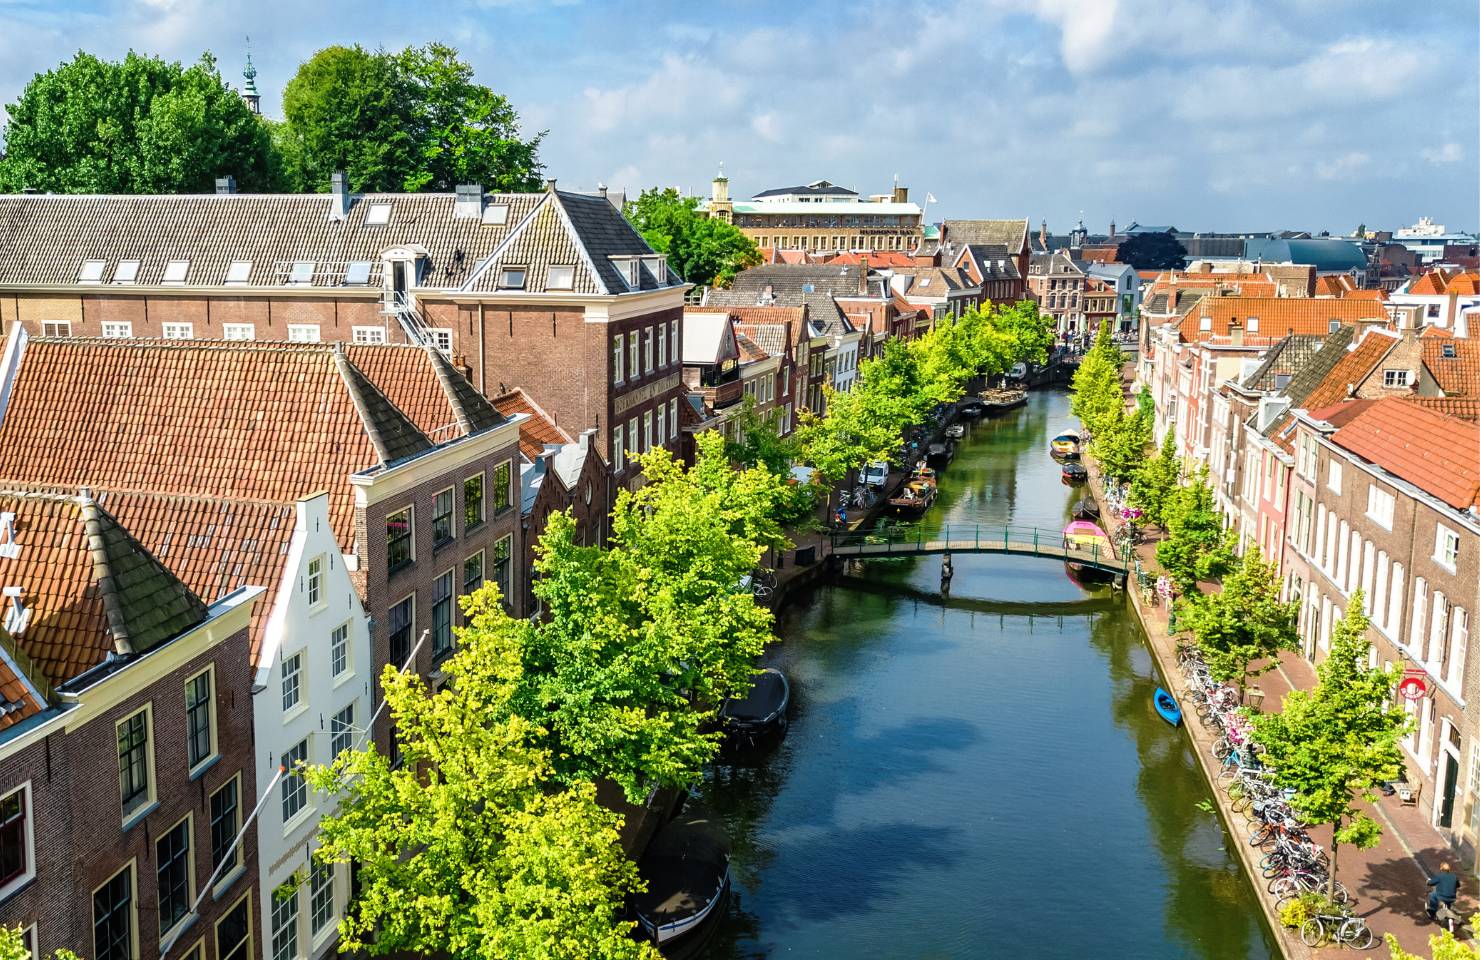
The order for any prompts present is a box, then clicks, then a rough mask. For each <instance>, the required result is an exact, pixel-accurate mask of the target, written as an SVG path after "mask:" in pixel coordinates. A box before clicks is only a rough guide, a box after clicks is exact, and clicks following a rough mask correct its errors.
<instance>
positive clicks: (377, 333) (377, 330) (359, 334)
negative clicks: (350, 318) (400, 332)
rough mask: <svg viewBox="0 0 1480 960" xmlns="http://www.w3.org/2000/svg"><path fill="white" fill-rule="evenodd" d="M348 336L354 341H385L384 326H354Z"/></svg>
mask: <svg viewBox="0 0 1480 960" xmlns="http://www.w3.org/2000/svg"><path fill="white" fill-rule="evenodd" d="M350 338H351V339H352V340H353V341H354V342H355V343H385V327H355V328H354V329H353V330H352V331H351V332H350Z"/></svg>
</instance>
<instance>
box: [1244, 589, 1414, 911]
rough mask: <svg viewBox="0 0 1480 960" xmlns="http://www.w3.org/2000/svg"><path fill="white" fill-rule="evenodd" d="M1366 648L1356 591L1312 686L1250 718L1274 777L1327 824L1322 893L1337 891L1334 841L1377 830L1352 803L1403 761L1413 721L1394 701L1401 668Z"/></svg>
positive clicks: (1295, 802)
mask: <svg viewBox="0 0 1480 960" xmlns="http://www.w3.org/2000/svg"><path fill="white" fill-rule="evenodd" d="M1369 650H1370V644H1369V643H1368V640H1367V618H1366V616H1364V615H1363V613H1362V591H1360V590H1357V591H1355V592H1354V593H1353V594H1352V597H1351V603H1350V604H1349V605H1348V606H1347V611H1346V616H1344V617H1342V619H1341V620H1340V622H1338V623H1337V624H1336V627H1335V629H1333V630H1332V632H1331V654H1330V656H1328V657H1327V658H1326V659H1325V660H1323V661H1321V663H1320V664H1319V665H1318V666H1317V667H1316V677H1317V679H1316V685H1315V687H1314V688H1313V689H1311V690H1294V691H1291V692H1290V693H1289V694H1288V695H1287V696H1286V697H1285V702H1284V706H1283V707H1282V708H1281V710H1280V712H1279V713H1266V714H1260V715H1258V716H1256V717H1254V718H1253V733H1252V735H1253V738H1254V741H1255V742H1256V743H1258V744H1259V746H1260V747H1262V748H1263V750H1264V755H1263V759H1264V761H1265V763H1266V765H1267V766H1268V767H1270V769H1272V770H1273V772H1274V777H1275V782H1276V783H1277V784H1278V785H1279V786H1280V787H1282V788H1285V789H1288V790H1292V791H1293V794H1294V795H1293V797H1292V798H1291V801H1290V805H1291V806H1292V807H1293V808H1294V810H1295V812H1296V813H1297V814H1299V816H1300V818H1301V819H1302V820H1304V821H1305V822H1306V823H1311V824H1330V825H1331V827H1332V830H1333V834H1332V839H1331V874H1330V886H1329V887H1328V889H1327V896H1331V895H1332V894H1333V892H1334V890H1335V883H1336V855H1337V849H1338V847H1339V845H1340V844H1343V843H1350V844H1353V845H1355V846H1356V847H1357V848H1358V849H1362V850H1367V849H1370V848H1372V847H1374V846H1376V845H1377V842H1378V840H1379V839H1380V838H1381V836H1382V827H1381V826H1380V825H1379V824H1378V823H1377V821H1375V820H1373V819H1372V818H1371V817H1369V816H1368V815H1367V814H1366V812H1365V811H1364V810H1363V809H1362V808H1361V807H1359V806H1357V802H1358V801H1359V800H1365V801H1367V802H1368V803H1372V802H1375V801H1376V800H1377V795H1376V789H1375V788H1376V787H1377V785H1378V784H1380V783H1382V782H1384V781H1387V780H1393V779H1396V778H1397V776H1398V773H1399V771H1400V770H1402V768H1403V755H1402V753H1401V752H1400V751H1399V749H1398V741H1399V740H1400V739H1401V738H1402V737H1403V736H1405V735H1406V734H1407V732H1408V729H1409V725H1410V721H1409V719H1408V716H1407V714H1406V713H1404V712H1403V710H1402V709H1401V708H1399V707H1395V706H1394V704H1393V702H1392V697H1393V688H1394V686H1395V685H1396V684H1397V682H1398V678H1399V675H1400V673H1401V670H1400V669H1399V668H1398V667H1389V668H1387V669H1381V670H1380V669H1377V668H1375V667H1369V666H1368V665H1367V660H1368V652H1369Z"/></svg>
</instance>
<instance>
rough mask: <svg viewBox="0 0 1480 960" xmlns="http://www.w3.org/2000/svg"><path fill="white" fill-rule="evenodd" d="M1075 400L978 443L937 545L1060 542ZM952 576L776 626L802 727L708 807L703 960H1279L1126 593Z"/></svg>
mask: <svg viewBox="0 0 1480 960" xmlns="http://www.w3.org/2000/svg"><path fill="white" fill-rule="evenodd" d="M1068 406H1069V405H1068V397H1067V395H1065V394H1063V393H1061V392H1056V391H1043V392H1035V393H1034V394H1032V395H1031V397H1030V401H1029V403H1028V405H1027V406H1026V407H1024V408H1021V409H1019V410H1017V411H1013V412H1011V413H1009V414H1006V415H1005V416H1003V417H1001V418H998V419H994V420H987V421H982V422H980V423H978V424H975V425H973V426H972V427H971V428H970V429H971V432H970V434H969V436H968V437H967V439H966V440H965V441H964V442H962V443H961V445H960V453H959V454H958V456H957V457H956V459H955V461H954V462H953V463H952V464H951V465H950V466H949V467H947V468H946V469H945V470H944V471H943V474H942V478H941V485H940V497H939V499H938V501H937V503H936V505H935V507H933V508H932V510H931V512H930V515H929V516H927V517H926V518H925V521H924V523H925V524H926V526H927V528H928V527H938V526H940V525H941V524H944V523H947V522H948V523H950V524H951V525H952V526H953V528H955V527H956V525H958V524H972V523H983V524H993V525H997V526H999V527H1000V526H1001V525H1003V524H1010V525H1012V526H1014V527H1022V526H1042V527H1044V528H1045V529H1047V530H1050V531H1055V532H1056V531H1060V530H1062V528H1063V525H1064V523H1065V522H1066V520H1067V518H1068V516H1069V510H1070V507H1071V506H1072V504H1073V501H1074V500H1075V499H1076V498H1077V497H1078V496H1079V495H1080V491H1076V490H1074V489H1071V488H1069V487H1066V486H1064V485H1063V484H1062V483H1061V482H1060V479H1059V470H1058V467H1057V465H1056V464H1055V463H1054V462H1053V461H1052V460H1051V459H1050V458H1049V456H1048V441H1049V438H1050V437H1051V436H1052V435H1053V434H1054V433H1056V432H1058V431H1059V429H1061V428H1062V427H1063V426H1065V425H1066V424H1067V423H1068V422H1069V409H1068ZM954 535H955V534H953V536H954ZM954 559H955V570H956V573H955V579H954V582H953V583H952V588H951V591H950V597H949V599H948V600H942V598H941V596H940V591H939V584H940V581H939V572H940V559H939V558H938V557H931V558H912V559H902V560H884V561H869V562H868V563H867V565H865V566H859V567H856V568H854V569H853V570H851V571H850V575H849V576H848V577H846V578H845V579H844V580H843V581H842V582H841V583H839V584H837V585H832V586H827V587H822V588H819V589H817V590H815V591H814V592H812V593H811V594H810V595H809V596H806V597H799V598H794V599H793V602H792V603H791V605H790V606H789V607H788V608H787V609H786V610H785V611H783V612H782V614H781V615H780V619H779V623H778V625H777V626H778V631H779V633H780V635H781V637H782V642H781V643H779V644H777V645H776V646H775V647H774V649H773V651H772V653H771V654H770V660H771V662H772V663H774V664H775V665H776V666H779V667H781V668H782V669H783V670H785V671H786V673H787V675H788V676H789V677H790V679H791V683H792V690H793V694H794V701H795V703H794V710H795V714H794V719H793V724H792V727H791V730H790V732H789V733H788V735H787V737H786V739H785V740H784V741H783V742H782V744H781V745H780V747H778V748H777V749H776V750H775V751H773V752H772V753H770V754H769V755H768V756H766V757H764V758H760V759H759V760H758V761H755V762H753V763H750V764H748V765H744V766H736V765H728V766H720V767H717V768H716V769H715V770H714V771H713V773H712V774H711V776H710V778H709V779H708V780H707V781H706V782H705V784H704V785H703V787H702V788H701V791H700V792H701V793H702V799H703V801H704V802H705V803H707V804H708V805H710V806H711V807H713V808H714V809H716V810H717V811H718V812H719V814H720V815H721V816H722V817H723V818H724V819H725V821H726V823H727V826H728V828H729V830H730V835H731V838H732V841H733V845H734V857H733V875H734V880H735V886H734V893H735V895H734V896H733V897H732V898H731V902H730V907H729V914H728V916H726V917H725V918H724V920H723V924H722V926H721V927H720V928H719V930H718V932H717V933H716V937H715V940H714V941H713V943H712V944H711V946H710V948H709V949H708V951H707V955H708V956H709V957H710V958H712V960H731V958H760V957H778V958H779V957H797V958H803V957H829V958H833V957H835V958H842V960H866V958H875V957H880V958H895V957H898V958H956V957H963V958H975V957H990V958H999V957H1000V958H1019V957H1024V958H1029V957H1031V958H1075V960H1085V958H1120V957H1125V958H1138V960H1148V958H1184V957H1185V958H1199V960H1215V958H1216V960H1222V958H1229V960H1235V958H1237V960H1243V958H1267V957H1272V956H1277V955H1278V953H1277V950H1276V949H1275V947H1274V946H1273V942H1272V940H1271V938H1270V935H1269V932H1268V931H1267V929H1266V928H1265V927H1264V925H1263V922H1262V919H1261V913H1260V909H1259V905H1258V903H1257V902H1256V901H1255V900H1254V895H1253V893H1252V891H1251V890H1250V888H1249V885H1248V882H1247V881H1246V880H1245V878H1244V876H1243V874H1242V872H1241V869H1240V866H1239V865H1238V861H1237V859H1236V857H1237V854H1236V853H1235V852H1233V851H1231V850H1230V849H1229V846H1228V845H1229V844H1230V843H1231V842H1233V841H1230V840H1229V838H1228V837H1227V836H1226V834H1225V833H1224V832H1223V830H1222V828H1221V826H1220V822H1219V820H1218V819H1217V814H1216V813H1214V812H1211V811H1210V810H1204V809H1201V808H1200V807H1199V804H1200V802H1202V801H1204V800H1208V799H1210V795H1209V790H1208V787H1207V784H1206V782H1205V781H1204V780H1203V779H1202V777H1201V775H1200V774H1199V772H1198V771H1197V769H1196V767H1195V763H1196V761H1195V759H1194V757H1193V755H1192V752H1191V747H1190V744H1189V742H1188V740H1187V738H1186V737H1185V736H1184V735H1183V734H1182V733H1181V732H1180V731H1178V730H1174V729H1172V728H1171V727H1169V726H1167V724H1166V723H1165V722H1164V721H1163V720H1162V719H1161V718H1160V717H1158V716H1157V714H1156V712H1155V711H1154V710H1153V708H1152V704H1151V700H1152V691H1153V690H1154V689H1155V687H1156V685H1157V682H1158V680H1157V674H1156V668H1155V666H1154V663H1153V661H1152V659H1151V656H1150V654H1149V652H1148V651H1147V649H1146V647H1145V643H1144V637H1143V634H1142V632H1141V629H1140V626H1139V624H1138V622H1137V621H1136V619H1135V615H1134V614H1133V613H1131V612H1130V611H1129V609H1128V608H1127V607H1126V605H1125V602H1124V599H1123V598H1122V597H1121V596H1119V595H1117V594H1114V593H1112V592H1111V591H1110V590H1109V589H1108V588H1106V587H1094V588H1089V589H1086V588H1084V587H1081V586H1079V585H1078V584H1076V583H1075V582H1074V581H1072V580H1070V579H1069V577H1068V576H1067V574H1066V572H1065V569H1064V566H1063V564H1061V563H1054V562H1052V561H1050V560H1039V559H1034V558H1029V557H1008V556H957V557H956V558H954ZM1239 842H1241V841H1239Z"/></svg>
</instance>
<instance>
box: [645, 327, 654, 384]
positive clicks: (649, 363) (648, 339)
mask: <svg viewBox="0 0 1480 960" xmlns="http://www.w3.org/2000/svg"><path fill="white" fill-rule="evenodd" d="M652 372H653V328H652V327H648V328H647V329H646V330H644V331H642V375H643V376H647V375H648V374H650V373H652Z"/></svg>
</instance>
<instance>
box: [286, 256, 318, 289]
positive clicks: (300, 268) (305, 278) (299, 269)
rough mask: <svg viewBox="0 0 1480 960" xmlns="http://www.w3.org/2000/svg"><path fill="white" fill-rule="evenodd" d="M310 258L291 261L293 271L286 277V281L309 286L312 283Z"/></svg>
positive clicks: (312, 263) (311, 262) (312, 264)
mask: <svg viewBox="0 0 1480 960" xmlns="http://www.w3.org/2000/svg"><path fill="white" fill-rule="evenodd" d="M313 266H314V262H313V261H312V260H297V261H294V263H293V273H292V274H291V275H290V276H289V277H288V282H289V283H292V284H296V285H298V286H310V285H312V284H313Z"/></svg>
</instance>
